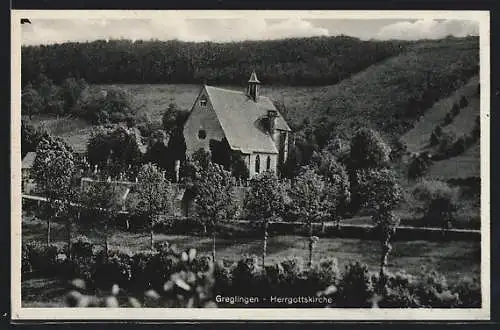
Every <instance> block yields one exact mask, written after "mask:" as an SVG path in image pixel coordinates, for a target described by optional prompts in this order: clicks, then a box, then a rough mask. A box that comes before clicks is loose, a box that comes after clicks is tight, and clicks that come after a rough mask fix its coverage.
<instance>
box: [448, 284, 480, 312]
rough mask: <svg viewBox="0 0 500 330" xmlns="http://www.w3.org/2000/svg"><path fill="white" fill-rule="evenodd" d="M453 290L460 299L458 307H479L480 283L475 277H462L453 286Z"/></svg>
mask: <svg viewBox="0 0 500 330" xmlns="http://www.w3.org/2000/svg"><path fill="white" fill-rule="evenodd" d="M452 291H453V292H455V293H457V294H458V298H459V299H460V305H459V307H464V308H480V307H481V283H480V282H479V280H478V279H477V278H470V277H463V278H461V279H460V280H459V281H458V283H457V284H455V285H454V286H453V289H452Z"/></svg>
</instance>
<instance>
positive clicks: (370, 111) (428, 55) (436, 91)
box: [307, 39, 479, 139]
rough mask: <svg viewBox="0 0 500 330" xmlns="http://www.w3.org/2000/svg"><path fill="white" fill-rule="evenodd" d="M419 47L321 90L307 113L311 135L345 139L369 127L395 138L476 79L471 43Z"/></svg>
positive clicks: (475, 58)
mask: <svg viewBox="0 0 500 330" xmlns="http://www.w3.org/2000/svg"><path fill="white" fill-rule="evenodd" d="M425 44H427V46H426V47H422V45H418V47H417V46H415V47H413V48H411V49H410V50H408V51H407V52H405V53H403V54H400V55H398V56H395V57H392V58H390V59H388V60H386V61H384V62H382V63H379V64H375V65H372V66H370V67H369V68H367V69H366V70H364V71H362V72H360V73H358V74H356V75H353V76H351V77H350V78H348V79H345V80H343V81H341V82H340V83H339V84H336V85H334V86H330V87H325V88H322V90H320V91H319V92H318V93H317V94H316V98H317V101H316V102H312V103H311V105H310V107H309V108H308V112H307V113H308V115H309V117H310V119H311V122H312V123H313V126H315V128H316V130H317V131H320V132H326V133H328V132H344V133H347V134H349V133H350V132H352V131H353V129H354V128H356V127H360V126H371V127H373V128H375V129H378V130H380V131H382V132H383V133H385V134H386V135H387V136H388V137H397V138H399V137H400V136H401V134H403V133H405V132H406V131H408V130H409V129H411V128H412V126H413V124H414V123H415V122H416V121H417V119H418V118H419V117H420V116H421V115H422V114H423V113H425V110H426V109H428V108H430V107H431V106H432V105H433V104H434V103H435V102H436V101H438V100H439V99H441V98H443V97H445V96H448V95H449V94H450V93H452V92H453V91H454V90H456V89H457V88H460V87H461V86H463V85H464V84H465V83H466V82H467V81H468V80H469V79H470V78H471V77H473V76H474V75H477V74H478V70H479V65H478V63H479V45H478V42H477V40H475V39H461V40H458V41H457V40H449V41H447V40H444V41H439V42H436V43H432V42H426V43H425ZM430 44H432V45H434V47H428V46H429V45H430ZM320 135H321V134H320ZM326 135H327V137H326V138H325V139H327V138H328V137H329V136H328V134H326Z"/></svg>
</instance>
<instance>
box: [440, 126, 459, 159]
mask: <svg viewBox="0 0 500 330" xmlns="http://www.w3.org/2000/svg"><path fill="white" fill-rule="evenodd" d="M456 140H457V137H456V134H455V132H453V131H447V132H443V134H442V135H441V139H440V141H439V147H438V149H439V152H440V153H441V154H444V155H446V154H447V153H448V152H449V150H450V149H452V148H453V145H454V144H455V142H456Z"/></svg>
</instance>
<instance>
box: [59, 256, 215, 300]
mask: <svg viewBox="0 0 500 330" xmlns="http://www.w3.org/2000/svg"><path fill="white" fill-rule="evenodd" d="M169 255H170V256H172V257H175V258H177V261H178V265H180V267H179V269H178V270H176V271H175V272H173V273H171V274H169V276H168V278H167V280H166V281H165V282H164V283H163V284H162V286H161V288H159V289H157V290H153V289H148V290H147V291H143V293H144V294H143V296H142V297H140V298H136V297H134V296H131V295H127V294H124V293H125V292H124V290H122V289H121V288H120V286H119V285H118V284H116V283H114V284H113V285H112V286H111V287H110V288H111V290H109V291H103V292H104V293H105V294H104V295H89V294H88V292H86V288H85V282H84V281H81V280H74V281H72V285H73V290H72V291H71V292H69V293H68V296H67V300H66V303H67V305H68V306H69V307H137V308H139V307H175V308H179V307H185V308H200V307H216V304H215V303H214V302H213V301H212V288H213V285H214V276H213V270H214V267H213V264H211V263H210V264H209V265H208V268H207V269H206V270H205V271H197V272H196V271H194V270H193V269H192V265H193V264H194V261H195V260H196V250H194V249H190V250H189V252H182V253H181V252H175V251H174V250H172V249H170V250H169ZM107 292H110V293H109V294H108V293H107Z"/></svg>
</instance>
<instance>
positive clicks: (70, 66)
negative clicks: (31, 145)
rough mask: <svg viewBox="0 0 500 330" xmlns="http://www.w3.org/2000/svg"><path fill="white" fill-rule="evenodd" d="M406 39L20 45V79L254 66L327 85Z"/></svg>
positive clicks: (222, 71) (238, 78)
mask: <svg viewBox="0 0 500 330" xmlns="http://www.w3.org/2000/svg"><path fill="white" fill-rule="evenodd" d="M408 45H411V43H409V42H402V41H362V40H359V39H357V38H352V37H346V36H338V37H313V38H290V39H282V40H266V41H244V42H230V43H214V42H202V43H195V42H182V41H175V40H171V41H154V40H152V41H140V40H139V41H131V40H110V41H104V40H98V41H93V42H85V43H79V42H73V43H71V42H67V43H62V44H53V45H45V46H25V47H22V49H21V57H22V63H23V65H22V80H23V86H24V85H25V84H26V83H27V82H29V81H34V80H36V79H37V77H38V75H39V74H40V73H44V74H45V75H46V76H48V77H49V78H50V79H52V80H54V81H55V82H56V83H60V82H61V81H63V80H64V79H65V78H67V77H68V75H69V76H74V77H76V78H84V79H85V80H87V81H88V82H89V83H92V84H117V83H122V84H124V83H127V84H134V83H135V84H138V83H140V84H167V83H168V84H201V83H204V82H206V83H209V84H227V85H242V84H244V83H245V82H246V80H247V79H248V77H249V75H250V72H251V71H252V70H256V71H257V72H258V73H259V77H260V78H261V79H262V80H263V81H265V82H266V83H267V84H273V85H276V84H282V85H297V86H310V85H328V84H335V83H337V82H339V81H341V80H342V79H345V78H347V77H349V76H350V75H351V74H353V73H355V72H359V71H361V70H363V69H364V68H366V67H368V66H370V65H372V64H374V63H377V62H380V61H382V60H384V59H387V58H389V57H391V56H394V55H397V54H399V53H401V52H402V51H404V49H405V47H406V46H408Z"/></svg>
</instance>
